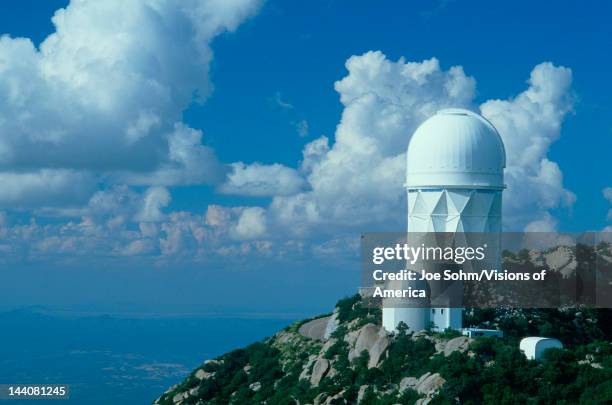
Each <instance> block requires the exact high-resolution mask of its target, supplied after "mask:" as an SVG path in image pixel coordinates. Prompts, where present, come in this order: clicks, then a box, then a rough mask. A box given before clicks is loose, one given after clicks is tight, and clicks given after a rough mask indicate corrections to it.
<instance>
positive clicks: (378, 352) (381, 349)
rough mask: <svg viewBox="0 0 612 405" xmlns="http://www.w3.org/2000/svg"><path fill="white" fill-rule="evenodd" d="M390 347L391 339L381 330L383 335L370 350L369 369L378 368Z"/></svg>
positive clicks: (380, 335)
mask: <svg viewBox="0 0 612 405" xmlns="http://www.w3.org/2000/svg"><path fill="white" fill-rule="evenodd" d="M388 347H389V337H388V336H387V333H386V332H385V331H384V329H383V330H381V333H380V334H379V336H378V339H377V340H376V342H374V345H373V346H372V347H371V348H370V350H369V353H370V360H369V361H368V368H373V367H376V366H377V365H378V363H379V361H380V359H381V357H382V355H383V354H384V353H385V352H386V351H387V348H388Z"/></svg>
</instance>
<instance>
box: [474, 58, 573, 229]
mask: <svg viewBox="0 0 612 405" xmlns="http://www.w3.org/2000/svg"><path fill="white" fill-rule="evenodd" d="M571 83H572V72H571V70H570V69H568V68H565V67H557V66H554V65H553V64H552V63H541V64H539V65H537V66H536V67H535V68H534V69H533V70H532V72H531V76H530V78H529V81H528V84H529V87H528V88H527V90H525V91H524V92H522V93H520V94H519V95H518V96H517V97H515V98H513V99H510V100H489V101H487V102H485V103H483V104H482V105H481V106H480V109H481V111H482V113H483V115H484V116H485V117H487V118H488V119H489V120H491V122H493V124H494V125H495V126H496V127H497V129H498V130H499V132H500V134H501V136H502V138H503V140H504V144H505V146H506V153H507V155H508V159H507V166H508V167H507V168H506V183H507V185H508V189H507V191H506V192H505V199H504V208H505V210H504V212H505V214H507V219H508V222H509V223H510V224H511V225H515V226H516V225H520V224H526V223H529V222H530V221H531V220H536V221H537V220H540V219H542V218H544V217H545V214H546V213H547V210H548V209H550V208H555V207H558V206H560V205H561V206H571V205H572V204H573V203H574V201H575V199H576V197H575V195H574V194H573V193H572V192H571V191H569V190H566V189H565V188H564V186H563V173H562V172H561V169H560V168H559V166H558V165H557V163H555V162H553V161H551V160H549V158H548V156H547V155H548V150H549V148H550V146H551V144H552V143H553V142H554V141H555V140H557V139H558V137H559V135H560V133H561V125H562V123H563V120H564V118H565V116H566V115H567V114H568V113H569V112H571V111H572V106H573V97H572V92H571Z"/></svg>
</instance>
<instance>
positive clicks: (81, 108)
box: [0, 0, 259, 201]
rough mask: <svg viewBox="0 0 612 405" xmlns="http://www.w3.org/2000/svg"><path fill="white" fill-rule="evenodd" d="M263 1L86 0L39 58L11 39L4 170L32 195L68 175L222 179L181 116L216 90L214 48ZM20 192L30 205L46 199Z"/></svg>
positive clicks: (1, 91)
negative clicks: (23, 178)
mask: <svg viewBox="0 0 612 405" xmlns="http://www.w3.org/2000/svg"><path fill="white" fill-rule="evenodd" d="M258 4H259V1H257V0H232V1H225V0H208V1H204V0H185V1H181V2H180V3H179V4H177V3H176V2H175V1H171V0H143V1H137V2H134V1H131V2H125V1H122V0H105V1H95V0H78V1H77V0H74V1H71V2H70V4H69V5H68V6H67V7H66V8H65V9H60V10H58V11H57V12H56V13H55V15H54V16H53V24H54V26H55V32H54V33H53V34H51V35H49V36H48V37H47V38H46V39H45V40H44V41H43V42H42V43H41V44H40V47H39V48H38V49H37V48H36V47H35V46H34V44H33V43H32V42H31V41H30V40H29V39H25V38H11V37H8V36H3V37H1V38H0V60H1V61H2V63H0V173H3V175H4V176H12V177H17V176H18V174H17V173H19V175H20V176H28V177H27V178H28V183H29V187H30V189H32V188H33V187H34V186H35V183H36V182H35V181H34V180H33V179H34V177H36V176H38V177H39V178H40V179H39V180H38V183H40V185H41V187H43V186H44V184H43V183H44V179H46V178H48V173H49V172H48V171H49V170H56V169H57V168H61V169H62V170H68V171H83V172H95V173H104V172H109V171H111V172H113V171H121V172H128V173H129V172H132V173H133V174H134V173H138V176H136V175H134V176H135V177H137V178H139V179H141V180H142V179H150V181H151V183H150V184H160V185H170V184H191V183H214V182H215V181H218V180H219V179H221V178H222V177H223V174H224V173H223V171H222V166H221V165H219V163H218V162H217V160H216V158H215V156H214V152H213V151H212V150H211V149H210V148H207V147H206V146H203V145H202V143H201V133H200V132H199V131H195V130H192V129H190V128H188V127H186V126H185V125H184V124H181V123H180V121H181V114H182V112H183V110H184V109H186V108H187V107H188V106H189V105H190V104H191V103H192V102H193V100H194V97H195V98H196V99H199V100H203V99H204V98H206V97H207V96H208V94H209V93H210V91H211V85H210V83H209V79H208V70H209V63H210V61H211V59H212V51H211V49H210V42H211V41H212V40H213V38H214V37H215V36H217V35H218V34H220V33H222V32H224V31H232V30H234V29H236V27H237V26H238V24H239V23H240V22H241V21H243V20H244V19H245V18H247V17H249V16H250V15H252V14H253V13H254V12H255V11H256V9H257V7H258ZM195 166H197V167H195ZM44 171H47V172H44ZM151 172H153V173H154V174H153V175H150V176H146V175H145V174H147V173H151ZM41 173H47V175H46V176H47V177H44V176H45V175H43V174H41ZM58 177H59V175H55V176H54V178H55V179H57V178H58ZM143 182H144V180H143ZM86 185H87V186H88V184H86ZM73 186H74V187H78V185H77V183H75V184H73ZM43 188H44V187H43ZM41 192H42V191H41ZM11 193H12V194H11V196H10V198H11V201H13V200H14V201H18V200H15V199H17V198H19V196H20V195H22V194H23V195H24V198H29V196H30V194H32V193H34V191H32V192H30V193H25V192H21V191H15V190H13V191H11ZM69 195H71V193H68V194H67V195H66V198H67V197H68V196H69ZM7 198H8V197H7Z"/></svg>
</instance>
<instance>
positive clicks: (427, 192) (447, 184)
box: [383, 109, 506, 331]
mask: <svg viewBox="0 0 612 405" xmlns="http://www.w3.org/2000/svg"><path fill="white" fill-rule="evenodd" d="M505 166H506V153H505V149H504V144H503V142H502V139H501V137H500V136H499V133H498V132H497V130H496V129H495V127H494V126H493V125H492V124H491V123H490V122H489V121H487V120H486V119H485V118H483V117H482V116H480V115H478V114H476V113H474V112H472V111H468V110H464V109H446V110H441V111H438V113H436V114H435V115H434V116H432V117H430V118H429V119H427V120H426V121H425V122H423V123H422V124H421V125H420V126H419V127H418V128H417V130H416V131H415V133H414V135H413V136H412V138H411V140H410V144H409V146H408V153H407V166H406V191H407V196H408V243H410V240H411V237H410V234H411V233H424V232H449V233H463V232H477V233H494V234H498V235H500V237H501V207H502V191H503V188H504V178H503V175H504V173H503V171H504V168H505ZM498 239H499V238H498ZM498 247H499V246H497V248H498ZM492 248H494V249H495V247H492ZM489 253H490V254H491V255H492V256H489V260H490V261H499V258H498V256H499V252H498V251H497V252H495V251H494V250H493V251H490V252H489ZM423 311H427V313H426V314H425V313H423ZM461 317H462V309H461V308H386V307H384V304H383V325H384V327H385V328H386V329H387V330H394V329H395V328H396V326H397V325H398V323H399V322H402V321H403V322H405V323H406V324H407V325H408V327H409V328H410V329H411V330H413V331H417V330H421V329H427V328H428V327H429V326H430V325H431V324H433V325H434V327H435V328H436V329H440V330H441V329H445V328H448V327H450V328H453V329H458V328H461Z"/></svg>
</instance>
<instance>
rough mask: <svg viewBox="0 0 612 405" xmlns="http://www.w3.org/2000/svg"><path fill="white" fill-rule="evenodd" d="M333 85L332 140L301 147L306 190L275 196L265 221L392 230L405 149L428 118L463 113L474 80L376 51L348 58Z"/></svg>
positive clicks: (298, 228) (302, 228)
mask: <svg viewBox="0 0 612 405" xmlns="http://www.w3.org/2000/svg"><path fill="white" fill-rule="evenodd" d="M346 68H347V70H348V75H347V76H346V77H344V78H343V79H342V80H340V81H338V82H336V84H335V88H336V91H338V93H339V94H340V101H341V103H342V104H343V105H344V110H343V112H342V119H341V121H340V123H339V125H338V127H337V129H336V134H335V142H334V144H333V145H332V146H329V141H328V139H327V138H326V137H322V138H319V139H317V140H315V141H313V142H311V143H309V144H307V145H306V147H305V148H304V152H303V154H304V159H303V161H302V164H301V168H302V170H304V171H305V172H306V173H307V179H308V183H309V186H310V187H309V190H307V191H305V192H302V193H300V194H296V195H294V196H277V197H275V198H274V200H273V201H272V204H271V206H270V215H271V217H272V218H273V219H274V221H275V222H276V223H278V224H284V225H285V226H287V227H290V228H291V230H292V231H295V232H306V231H307V229H308V228H309V227H312V226H313V225H314V226H317V225H319V226H320V225H324V226H325V227H327V228H328V229H329V230H331V229H336V228H337V227H338V226H340V227H347V226H348V227H363V226H367V225H368V224H370V225H380V224H385V223H386V224H387V226H390V225H391V224H395V223H396V222H397V218H398V217H401V216H403V215H404V212H405V206H404V203H403V202H404V197H403V194H404V192H403V187H402V185H403V182H404V170H405V150H406V147H407V145H408V141H409V139H410V135H411V134H412V132H413V131H414V130H415V129H416V127H417V126H418V124H420V123H421V122H422V121H423V120H424V119H426V118H427V117H428V116H429V115H431V114H433V113H434V112H435V111H437V110H438V109H441V108H444V107H450V106H459V107H470V106H471V105H472V100H473V97H474V92H475V80H474V79H473V78H472V77H469V76H467V75H466V74H465V73H464V72H463V69H462V68H461V67H458V66H455V67H451V68H450V69H448V70H443V69H442V68H441V67H440V64H439V62H438V60H437V59H435V58H432V59H429V60H425V61H422V62H406V61H405V60H404V59H400V60H398V61H391V60H389V59H387V58H386V56H385V55H383V54H382V53H381V52H368V53H365V54H363V55H361V56H352V57H351V58H349V59H348V61H347V62H346Z"/></svg>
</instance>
